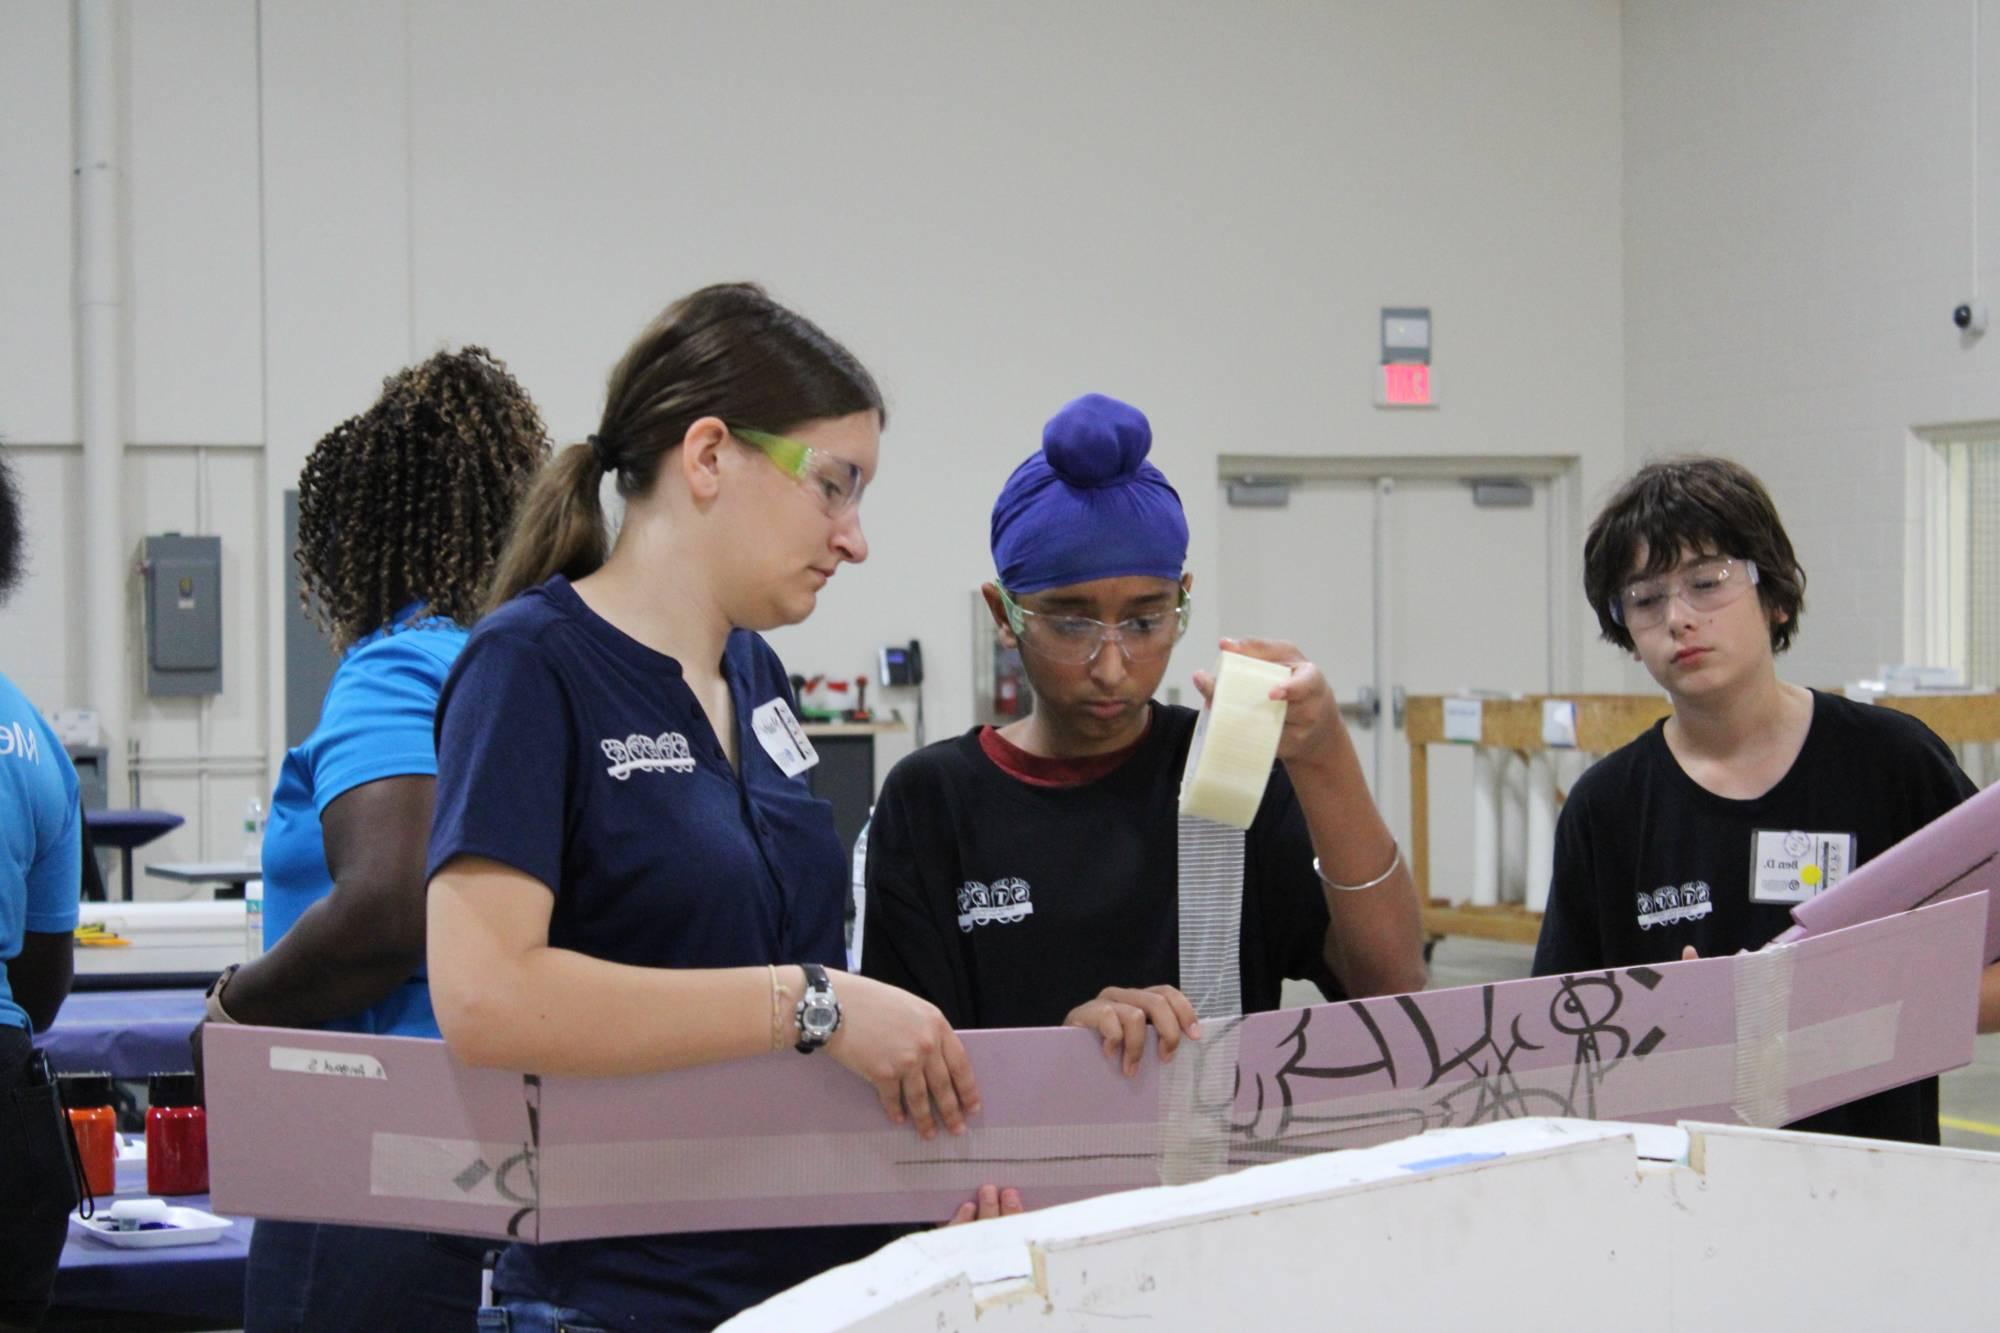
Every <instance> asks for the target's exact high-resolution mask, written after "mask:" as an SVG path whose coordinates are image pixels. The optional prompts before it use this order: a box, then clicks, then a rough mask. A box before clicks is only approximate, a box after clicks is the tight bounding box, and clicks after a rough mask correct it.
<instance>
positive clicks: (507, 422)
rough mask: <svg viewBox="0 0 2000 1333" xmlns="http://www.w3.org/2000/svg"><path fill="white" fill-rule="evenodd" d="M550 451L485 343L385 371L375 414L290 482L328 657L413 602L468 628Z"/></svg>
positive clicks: (520, 393)
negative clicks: (330, 648)
mask: <svg viewBox="0 0 2000 1333" xmlns="http://www.w3.org/2000/svg"><path fill="white" fill-rule="evenodd" d="M548 455H549V437H548V431H547V429H546V428H545V427H544V426H543V425H542V416H541V413H540V412H538V411H536V409H535V404H534V402H533V401H532V400H531V399H529V397H528V394H527V391H526V390H524V389H522V387H521V386H520V385H519V384H518V383H516V382H515V380H514V377H513V376H512V375H510V374H508V373H507V367H506V365H505V364H504V363H503V362H501V361H500V360H498V359H497V358H496V357H494V355H493V354H492V353H491V352H488V351H487V350H486V349H485V348H483V347H466V348H462V349H461V350H459V351H456V352H439V353H438V354H437V355H435V356H433V357H431V358H430V359H429V360H427V361H424V362H422V363H421V364H419V365H415V366H411V367H409V368H408V369H406V370H402V371H398V372H397V373H396V374H394V375H391V376H390V377H389V378H388V379H386V380H384V381H383V382H382V396H381V397H380V398H379V399H377V400H376V401H375V405H374V406H372V407H370V408H369V409H368V410H367V411H366V412H363V413H362V414H361V415H360V416H357V417H351V418H349V419H348V420H346V421H343V422H341V423H340V424H339V425H338V426H335V427H334V428H333V429H332V430H331V431H329V432H328V433H327V435H326V438H324V439H322V440H321V441H320V442H319V443H318V444H317V445H315V446H313V451H312V454H311V455H310V456H309V457H308V458H307V459H306V465H305V470H304V472H302V473H301V474H300V476H299V551H298V562H299V573H300V576H301V579H302V581H303V583H304V588H303V590H302V591H301V593H300V596H301V599H302V600H303V601H304V602H305V606H306V610H307V612H308V614H310V615H311V616H312V617H313V618H314V619H315V620H316V621H318V622H319V624H320V626H321V627H322V628H323V629H325V630H326V632H327V634H328V635H329V636H330V637H331V638H332V639H333V642H334V646H335V647H336V648H338V649H344V648H346V647H347V646H348V645H350V644H352V643H353V642H354V641H355V640H356V639H359V638H361V637H362V636H364V635H367V634H370V633H372V632H373V631H375V630H376V629H378V628H380V627H381V626H383V625H385V624H387V623H388V622H389V620H390V618H391V617H392V616H394V615H395V613H396V612H397V610H399V609H400V608H401V607H403V606H405V605H407V604H408V603H410V602H412V601H418V602H422V603H423V604H424V607H425V610H426V614H427V615H430V616H438V617H443V618H446V619H450V620H453V621H456V622H457V623H458V624H460V625H470V624H471V623H472V622H473V621H474V620H476V619H477V618H478V616H479V611H480V607H481V605H482V603H483V601H484V599H485V594H486V585H487V583H488V582H489V580H490V579H491V577H492V574H493V565H494V561H495V560H496V559H497V558H498V557H499V554H500V548H501V546H502V545H503V543H504V542H505V541H506V539H507V532H508V529H509V528H510V526H511V525H512V523H513V521H514V510H515V507H516V505H518V504H519V502H520V499H521V497H522V495H523V494H525V493H526V491H527V488H528V484H529V482H531V481H532V480H533V479H534V477H535V474H536V473H537V472H538V471H539V470H540V469H541V467H542V464H543V463H544V462H545V461H547V459H548Z"/></svg>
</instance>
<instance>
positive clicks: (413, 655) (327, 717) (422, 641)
mask: <svg viewBox="0 0 2000 1333" xmlns="http://www.w3.org/2000/svg"><path fill="white" fill-rule="evenodd" d="M421 611H422V608H421V607H419V606H407V607H404V608H403V609H402V610H401V611H399V612H397V614H396V619H395V622H394V623H393V624H391V625H389V626H387V627H385V628H383V629H379V630H376V631H375V632H374V633H373V634H370V635H368V636H367V637H366V638H364V639H360V640H357V641H356V642H355V643H354V644H353V645H352V646H351V647H349V648H348V650H347V651H346V653H344V654H343V655H342V656H341V659H340V666H339V667H338V668H336V669H335V671H334V673H333V680H332V681H331V682H329V683H328V685H327V687H326V699H325V700H324V701H323V702H322V703H321V704H320V710H319V725H318V726H316V727H314V728H313V731H312V735H310V736H308V737H306V738H305V740H304V741H303V742H301V743H300V744H299V746H298V747H297V748H296V749H293V750H291V751H290V752H288V753H287V754H286V755H285V762H284V765H283V766H282V767H281V768H280V769H279V770H278V786H277V790H276V791H275V792H273V793H272V796H271V816H270V819H269V821H268V822H267V823H266V824H265V827H264V943H265V945H266V946H267V947H268V946H270V945H273V944H276V943H277V942H278V941H279V940H280V939H282V938H283V937H284V934H285V932H286V931H288V930H290V929H291V928H292V927H293V926H294V925H296V924H297V923H298V919H299V918H300V917H301V916H303V915H304V914H305V911H306V909H307V908H309V907H311V906H312V905H313V904H314V903H316V902H318V901H319V900H320V899H322V898H324V897H326V896H327V895H328V894H329V893H332V892H333V876H332V875H331V874H330V873H329V872H328V870H327V866H326V840H325V838H324V836H323V835H322V833H321V830H320V823H319V821H320V816H321V815H323V814H325V813H326V808H327V807H328V806H329V805H332V804H333V802H334V801H335V800H337V799H338V798H339V797H341V796H343V795H345V794H346V793H348V792H350V791H352V790H354V789H355V788H356V787H360V786H363V785H365V784H367V783H370V782H378V781H380V780H381V779H383V778H398V777H430V776H432V775H434V774H435V773H436V772H437V750H436V748H435V743H434V741H433V739H432V729H433V727H434V726H435V720H436V714H437V700H438V692H439V691H440V690H442V689H443V688H444V682H445V677H446V676H447V675H448V674H449V673H450V671H451V664H452V663H453V662H454V661H456V660H457V659H458V654H459V650H460V649H462V648H463V647H465V631H464V630H462V629H460V628H459V627H458V625H457V624H455V623H454V622H452V621H450V620H444V619H441V618H430V619H421V620H420V619H417V618H416V617H417V616H418V615H419V614H420V613H421ZM323 1026H325V1027H328V1028H331V1029H334V1030H336V1031H341V1032H373V1033H390V1034H394V1035H396V1036H400V1037H435V1036H437V1035H438V1026H437V1019H436V1018H435V1017H434V1016H433V1015H432V1013H431V991H430V984H429V982H428V981H427V980H426V974H425V972H424V969H423V967H422V966H419V967H418V968H417V970H416V971H415V972H414V973H412V974H411V976H410V979H409V980H408V981H405V982H404V983H403V984H402V985H400V986H398V987H397V988H396V989H395V990H394V991H392V992H390V993H389V994H388V995H387V996H384V997H383V998H382V999H381V1000H380V1001H378V1002H376V1003H375V1004H373V1005H371V1006H370V1007H368V1008H367V1009H364V1010H362V1011H361V1012H360V1013H358V1014H352V1015H349V1016H348V1017H345V1018H337V1019H334V1020H333V1021H331V1022H329V1023H326V1024H324V1025H323Z"/></svg>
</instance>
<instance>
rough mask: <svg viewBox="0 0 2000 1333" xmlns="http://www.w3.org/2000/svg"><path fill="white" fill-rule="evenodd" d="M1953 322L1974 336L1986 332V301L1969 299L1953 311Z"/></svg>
mask: <svg viewBox="0 0 2000 1333" xmlns="http://www.w3.org/2000/svg"><path fill="white" fill-rule="evenodd" d="M1951 322H1952V323H1954V324H1956V325H1958V327H1959V328H1961V329H1963V330H1964V331H1965V332H1967V333H1969V334H1971V335H1972V336H1973V337H1975V338H1976V337H1978V336H1979V335H1980V334H1982V333H1984V332H1986V302H1984V301H1967V302H1966V303H1965V304H1964V305H1962V306H1959V307H1958V308H1957V309H1955V310H1953V311H1952V312H1951Z"/></svg>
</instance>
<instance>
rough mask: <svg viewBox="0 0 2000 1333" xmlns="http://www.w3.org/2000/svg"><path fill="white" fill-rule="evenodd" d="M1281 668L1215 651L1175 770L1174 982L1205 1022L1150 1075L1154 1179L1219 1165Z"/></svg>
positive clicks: (1225, 1140) (1277, 724)
mask: <svg viewBox="0 0 2000 1333" xmlns="http://www.w3.org/2000/svg"><path fill="white" fill-rule="evenodd" d="M1290 675H1291V671H1290V669H1289V668H1287V667H1283V666H1279V665H1278V664H1276V663H1273V662H1260V661H1258V660H1257V659H1255V658H1251V657H1244V656H1242V655H1240V654H1238V653H1224V654H1223V655H1222V660H1221V661H1220V662H1219V663H1217V665H1216V669H1215V695H1214V698H1213V700H1212V701H1211V702H1210V704H1209V707H1208V709H1207V710H1206V711H1204V712H1203V713H1202V717H1201V723H1200V725H1199V727H1198V728H1197V730H1196V732H1195V737H1194V743H1193V744H1192V745H1191V746H1190V747H1189V750H1188V759H1187V768H1186V770H1185V772H1183V774H1182V775H1181V805H1180V809H1181V815H1180V825H1179V834H1178V849H1177V850H1178V854H1179V855H1178V864H1179V880H1180V883H1179V914H1180V988H1181V993H1182V994H1183V995H1185V996H1187V998H1188V1002H1189V1003H1190V1004H1192V1005H1193V1006H1194V1010H1195V1013H1196V1015H1197V1016H1198V1017H1199V1018H1200V1019H1201V1022H1202V1026H1203V1035H1202V1040H1201V1041H1198V1042H1194V1041H1191V1042H1187V1043H1185V1044H1184V1045H1182V1047H1181V1048H1180V1053H1179V1055H1178V1056H1177V1057H1176V1058H1175V1060H1174V1062H1173V1063H1172V1064H1170V1065H1168V1066H1167V1067H1166V1068H1165V1069H1164V1070H1162V1071H1161V1077H1160V1137H1159V1143H1160V1153H1159V1165H1160V1179H1161V1180H1162V1181H1163V1182H1165V1183H1166V1184H1170V1185H1179V1184H1186V1183H1188V1182H1190V1181H1196V1180H1206V1179H1208V1178H1209V1177H1210V1176H1215V1175H1220V1174H1221V1173H1222V1172H1223V1171H1226V1170H1227V1169H1228V1167H1229V1120H1230V1107H1231V1103H1232V1102H1233V1100H1234V1098H1235V1095H1236V1042H1237V1034H1236V1029H1237V1024H1238V1020H1239V1019H1240V1018H1241V1016H1242V1013H1243V986H1242V975H1241V966H1240V964H1241V959H1240V956H1239V950H1240V947H1241V941H1242V930H1243V842H1244V830H1246V829H1247V828H1249V826H1250V822H1251V820H1252V819H1254V818H1255V817H1256V814H1257V807H1258V805H1259V804H1260V803H1261V802H1262V801H1263V799H1264V787H1265V785H1266V784H1267V783H1268V782H1269V781H1270V778H1271V765H1272V763H1273V762H1274V761H1275V760H1276V759H1277V755H1278V734H1279V732H1280V731H1282V730H1283V728H1284V723H1285V705H1284V704H1283V703H1281V702H1278V701H1274V700H1272V699H1270V698H1268V697H1267V696H1268V695H1269V694H1270V692H1271V688H1272V686H1274V685H1277V684H1279V683H1280V682H1282V681H1284V680H1285V679H1287V678H1288V677H1289V676H1290Z"/></svg>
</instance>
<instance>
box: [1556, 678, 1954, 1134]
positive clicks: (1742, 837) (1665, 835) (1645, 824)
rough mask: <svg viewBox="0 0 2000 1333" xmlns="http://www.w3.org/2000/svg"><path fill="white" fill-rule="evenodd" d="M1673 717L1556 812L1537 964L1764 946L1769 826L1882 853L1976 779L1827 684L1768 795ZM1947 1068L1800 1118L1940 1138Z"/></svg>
mask: <svg viewBox="0 0 2000 1333" xmlns="http://www.w3.org/2000/svg"><path fill="white" fill-rule="evenodd" d="M1665 725H1666V724H1665V723H1664V722H1661V723H1659V724H1657V725H1655V726H1654V727H1653V729H1652V730H1650V731H1648V732H1647V733H1646V734H1645V735H1643V736H1641V737H1639V738H1638V739H1637V740H1635V741H1633V742H1632V743H1631V744H1629V745H1626V746H1624V747H1623V748H1621V749H1619V750H1617V751H1615V752H1614V753H1612V754H1610V755H1607V756H1606V757H1605V758H1604V759H1603V760H1602V761H1601V762H1599V763H1598V764H1596V765H1594V766H1592V768H1591V769H1590V771H1589V772H1587V773H1585V774H1584V775H1583V777H1582V778H1580V779H1579V780H1578V781H1577V784H1576V786H1575V788H1574V789H1573V790H1572V791H1571V792H1570V794H1569V800H1568V802H1567V803H1566V804H1565V805H1564V806H1563V812H1562V817H1561V818H1560V819H1559V820H1558V821H1557V823H1556V845H1555V874H1554V877H1553V878H1552V879H1551V881H1550V884H1549V904H1548V911H1547V914H1546V915H1545V916H1544V917H1543V918H1542V935H1541V940H1540V942H1539V943H1538V944H1537V945H1536V946H1535V975H1536V976H1547V975H1550V974H1552V973H1571V972H1588V971H1594V970H1596V969H1598V968H1606V967H1631V966H1635V965H1638V964H1642V963H1666V962H1677V961H1679V959H1680V956H1681V948H1682V946H1684V945H1689V944H1692V945H1693V946H1694V947H1695V951H1696V952H1697V953H1699V954H1700V955H1701V956H1702V957H1704V958H1708V957H1715V956H1721V955H1727V954H1733V953H1736V952H1738V951H1739V950H1743V949H1759V948H1762V947H1763V946H1764V945H1765V944H1767V943H1769V942H1770V941H1771V939H1772V938H1773V937H1774V936H1776V935H1778V934H1779V933H1780V932H1782V931H1783V930H1785V929H1786V928H1787V927H1788V926H1790V925H1791V923H1792V922H1791V911H1790V907H1789V906H1788V905H1780V904H1760V903H1755V902H1752V901H1751V884H1750V876H1751V860H1752V846H1753V842H1754V839H1755V838H1756V835H1757V833H1758V831H1759V830H1764V831H1766V832H1771V831H1776V832H1779V833H1784V832H1790V831H1798V832H1803V833H1847V834H1852V835H1853V837H1854V863H1855V864H1856V865H1860V864H1861V863H1862V862H1865V861H1867V860H1868V859H1869V858H1870V857H1873V856H1877V855H1880V854H1881V853H1882V852H1884V851H1886V850H1888V849H1889V848H1890V847H1892V846H1894V845H1895V844H1896V843H1898V842H1901V841H1902V840H1903V839H1904V838H1905V837H1907V836H1909V835H1910V834H1912V833H1914V832H1916V831H1917V830H1918V829H1920V828H1922V827H1923V826H1924V825H1926V824H1928V823H1930V822H1931V821H1932V820H1933V819H1936V818H1937V817H1938V816H1939V815H1941V814H1943V813H1945V812H1946V811H1947V810H1950V809H1951V808H1952V807H1953V806H1956V805H1957V804H1958V803H1959V802H1960V801H1963V800H1964V799H1966V798H1967V797H1968V796H1971V795H1972V794H1973V792H1974V791H1975V790H1976V789H1975V788H1974V787H1973V785H1972V783H1971V781H1970V780H1969V779H1967V778H1966V776H1965V774H1964V773H1962V772H1960V771H1959V767H1958V764H1957V762H1956V761H1955V760H1953V758H1952V755H1951V751H1950V750H1948V749H1947V748H1945V744H1944V742H1943V741H1941V740H1939V739H1938V738H1937V736H1936V735H1935V734H1934V733H1933V732H1932V731H1931V730H1930V728H1928V727H1926V726H1925V725H1924V724H1923V723H1921V722H1919V721H1917V720H1916V719H1915V718H1913V717H1911V716H1909V715H1908V714H1906V713H1899V712H1896V711H1894V710H1893V709H1888V708H1878V707H1875V706H1874V705H1872V704H1859V703H1855V702H1853V701H1851V700H1848V699H1844V698H1841V697H1840V696H1839V695H1833V694H1822V693H1820V692H1819V691H1817V690H1815V691H1814V692H1813V714H1812V723H1811V726H1810V728H1809V729H1808V731H1807V732H1806V741H1805V745H1804V746H1803V747H1802V748H1801V749H1800V751H1799V756H1798V758H1797V759H1796V760H1794V761H1793V763H1792V767H1791V769H1790V770H1789V771H1787V772H1786V774H1785V776H1784V777H1783V778H1781V779H1780V780H1779V781H1778V784H1777V785H1776V786H1774V787H1772V788H1771V790H1770V791H1768V792H1766V793H1764V794H1763V795H1762V796H1759V797H1757V798H1756V799H1754V800H1748V801H1739V800H1731V799H1729V798H1727V797H1722V796H1717V795H1716V794H1715V793H1713V792H1711V791H1708V790H1707V789H1706V788H1704V787H1701V786H1700V785H1698V784H1697V783H1696V782H1695V781H1694V779H1692V778H1690V777H1689V776H1688V775H1687V774H1686V773H1685V772H1684V771H1683V770H1682V769H1681V766H1680V764H1679V762H1678V761H1677V760H1675V758H1674V757H1673V753H1672V751H1670V750H1669V749H1668V748H1667V741H1666V734H1665ZM1937 1116H1938V1102H1937V1080H1936V1079H1935V1078H1927V1079H1921V1080H1919V1081H1918V1082H1916V1083H1912V1084H1909V1085H1907V1086H1905V1087H1901V1088H1895V1089H1891V1090H1890V1091H1888V1092H1883V1093H1877V1094H1876V1095H1874V1096H1871V1097H1864V1098H1862V1099H1861V1100H1860V1101H1856V1102H1850V1103H1848V1104H1847V1105H1845V1106H1837V1107H1834V1108H1832V1109H1831V1110H1827V1111H1823V1112H1821V1113H1820V1114H1818V1115H1816V1116H1812V1117H1810V1118H1809V1119H1806V1120H1802V1121H1799V1122H1798V1123H1797V1124H1796V1125H1794V1126H1793V1128H1796V1129H1810V1130H1817V1131H1820V1132H1822V1133H1829V1134H1855V1135H1864V1136H1867V1137H1870V1138H1881V1139H1899V1140H1903V1141H1906V1142H1911V1143H1936V1142H1937V1141H1938V1122H1937Z"/></svg>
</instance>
